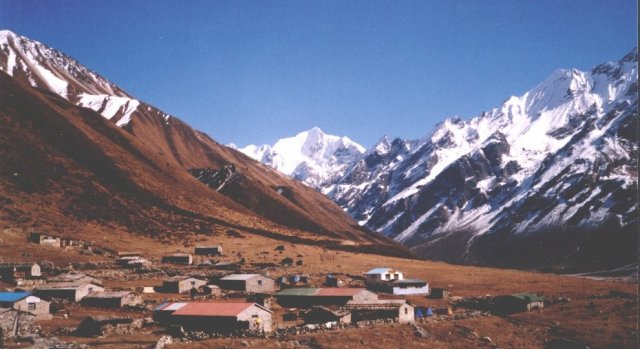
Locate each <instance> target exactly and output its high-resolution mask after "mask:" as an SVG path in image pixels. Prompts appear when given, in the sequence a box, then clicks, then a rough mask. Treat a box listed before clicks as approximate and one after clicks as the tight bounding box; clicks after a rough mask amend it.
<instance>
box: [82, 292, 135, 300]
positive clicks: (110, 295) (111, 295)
mask: <svg viewBox="0 0 640 349" xmlns="http://www.w3.org/2000/svg"><path fill="white" fill-rule="evenodd" d="M129 294H131V292H130V291H107V292H92V293H89V294H88V295H87V296H86V297H85V298H87V297H88V298H121V297H124V296H127V295H129Z"/></svg>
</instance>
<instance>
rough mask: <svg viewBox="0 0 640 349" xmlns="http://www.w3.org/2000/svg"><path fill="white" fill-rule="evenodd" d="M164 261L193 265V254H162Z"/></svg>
mask: <svg viewBox="0 0 640 349" xmlns="http://www.w3.org/2000/svg"><path fill="white" fill-rule="evenodd" d="M162 263H172V264H184V265H191V264H193V256H192V255H191V253H173V254H170V255H166V256H162Z"/></svg>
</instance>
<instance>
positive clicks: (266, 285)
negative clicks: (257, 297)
mask: <svg viewBox="0 0 640 349" xmlns="http://www.w3.org/2000/svg"><path fill="white" fill-rule="evenodd" d="M218 285H219V286H220V288H222V289H223V290H233V291H244V292H248V293H273V292H274V291H275V287H276V282H275V281H274V280H273V279H270V278H268V277H266V276H263V275H260V274H231V275H227V276H225V277H223V278H221V279H220V280H219V281H218Z"/></svg>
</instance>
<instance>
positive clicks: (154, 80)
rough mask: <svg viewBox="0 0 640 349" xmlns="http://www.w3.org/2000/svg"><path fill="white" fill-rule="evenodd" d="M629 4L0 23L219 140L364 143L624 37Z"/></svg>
mask: <svg viewBox="0 0 640 349" xmlns="http://www.w3.org/2000/svg"><path fill="white" fill-rule="evenodd" d="M636 16H637V1H635V0H633V1H630V0H615V1H614V0H601V1H587V0H582V1H561V0H551V1H538V0H527V1H508V0H498V1H475V0H468V1H455V2H454V1H449V0H447V1H435V0H420V1H397V0H393V1H373V0H366V1H353V0H341V1H329V0H322V1H310V0H298V1H273V0H253V1H241V0H229V1H213V0H211V1H208V0H207V1H143V0H135V1H131V0H126V1H114V0H109V1H106V0H100V1H87V0H83V1H69V0H66V1H30V0H17V1H9V0H0V28H6V29H10V30H13V31H14V32H16V33H18V34H21V35H25V36H28V37H30V38H33V39H36V40H38V41H41V42H43V43H45V44H47V45H50V46H53V47H55V48H58V49H60V50H62V51H63V52H65V53H67V54H69V55H70V56H72V57H74V58H76V59H77V60H79V61H80V62H81V63H83V64H85V65H86V66H88V67H89V68H91V69H93V70H95V71H97V72H98V73H100V74H102V75H103V76H105V77H107V78H108V79H110V80H111V81H113V82H115V83H116V84H118V85H120V86H121V87H122V88H124V89H125V90H126V91H128V92H129V93H131V94H133V95H134V96H136V97H137V98H139V99H141V100H144V101H146V102H149V103H151V104H153V105H156V106H158V107H159V108H160V109H162V110H164V111H166V112H168V113H170V114H173V115H175V116H178V117H179V118H181V119H183V120H185V121H187V122H188V123H189V124H191V125H192V126H194V127H195V128H197V129H200V130H202V131H204V132H206V133H208V134H209V135H211V136H212V137H213V138H215V139H216V140H218V141H220V142H221V143H229V142H234V143H236V144H238V145H246V144H249V143H254V144H263V143H273V142H274V141H275V140H277V139H279V138H282V137H286V136H290V135H294V134H295V133H297V132H299V131H302V130H305V129H309V128H311V127H312V126H319V127H320V128H322V129H323V130H325V132H328V133H332V134H337V135H347V136H349V137H351V138H352V139H354V140H355V141H357V142H359V143H361V144H362V145H364V146H365V147H368V146H371V145H372V144H373V143H375V142H376V141H377V140H378V139H379V138H380V137H381V136H382V135H383V134H387V135H389V136H390V137H396V136H399V137H403V138H419V137H423V136H425V135H427V134H428V133H429V131H430V130H431V129H432V127H433V126H434V125H435V124H436V123H437V122H439V121H441V120H443V119H444V118H446V117H449V116H454V115H459V116H461V117H462V118H464V119H468V118H470V117H472V116H475V115H477V114H478V113H480V112H481V111H482V110H487V109H490V108H492V107H495V106H498V105H499V104H500V103H501V102H503V101H504V100H505V99H506V98H507V97H509V96H510V95H519V94H522V93H523V92H525V91H526V90H527V89H529V88H531V87H533V86H534V85H536V84H537V83H538V82H540V81H542V80H543V79H544V78H545V77H546V76H547V75H549V74H550V73H551V72H552V71H553V70H555V69H557V68H571V67H575V68H579V69H589V68H591V67H592V66H594V65H596V64H599V63H601V62H604V61H608V60H618V59H620V58H622V56H623V55H624V54H626V53H627V52H629V51H630V50H631V49H632V48H633V47H634V46H636V45H637V36H638V33H637V20H636Z"/></svg>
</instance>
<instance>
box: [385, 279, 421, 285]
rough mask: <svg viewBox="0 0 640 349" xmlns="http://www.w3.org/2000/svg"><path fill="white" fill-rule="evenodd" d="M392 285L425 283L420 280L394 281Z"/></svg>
mask: <svg viewBox="0 0 640 349" xmlns="http://www.w3.org/2000/svg"><path fill="white" fill-rule="evenodd" d="M393 283H394V284H426V283H427V282H426V281H424V280H420V279H402V280H396V281H394V282H393Z"/></svg>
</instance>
